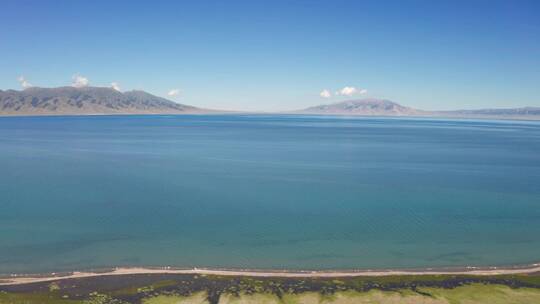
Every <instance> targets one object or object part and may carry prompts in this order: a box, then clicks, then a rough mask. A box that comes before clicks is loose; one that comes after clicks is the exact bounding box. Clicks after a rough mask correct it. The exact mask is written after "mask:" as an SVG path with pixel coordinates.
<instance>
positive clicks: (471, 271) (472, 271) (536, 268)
mask: <svg viewBox="0 0 540 304" xmlns="http://www.w3.org/2000/svg"><path fill="white" fill-rule="evenodd" d="M534 272H540V264H533V265H531V266H530V267H527V268H497V267H489V268H483V269H478V268H475V267H468V268H467V269H466V270H462V271H436V270H434V271H431V270H422V271H405V270H387V271H384V270H380V271H348V272H347V271H327V272H325V271H306V272H287V271H282V272H279V271H275V272H272V271H266V272H265V271H254V270H245V271H244V270H213V269H198V268H193V269H171V268H169V267H164V268H136V267H135V268H116V269H114V270H112V271H110V272H102V273H100V272H73V273H71V274H68V275H64V276H59V275H56V274H55V273H51V274H50V276H43V277H30V276H24V275H11V276H9V277H5V278H1V279H0V285H18V284H28V283H39V282H50V281H58V280H65V279H77V278H90V277H104V276H117V275H133V274H198V275H221V276H249V277H286V278H334V277H361V276H373V277H375V276H391V275H479V276H488V275H501V274H526V273H534Z"/></svg>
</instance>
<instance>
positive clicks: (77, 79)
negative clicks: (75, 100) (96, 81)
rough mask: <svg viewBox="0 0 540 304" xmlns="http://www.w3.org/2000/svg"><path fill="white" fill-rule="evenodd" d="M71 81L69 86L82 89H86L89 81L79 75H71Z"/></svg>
mask: <svg viewBox="0 0 540 304" xmlns="http://www.w3.org/2000/svg"><path fill="white" fill-rule="evenodd" d="M72 79H73V83H72V84H71V85H72V86H74V87H76V88H84V87H87V86H88V84H90V81H89V80H88V78H86V77H83V76H81V75H79V74H75V75H73V77H72Z"/></svg>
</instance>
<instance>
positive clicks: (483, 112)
mask: <svg viewBox="0 0 540 304" xmlns="http://www.w3.org/2000/svg"><path fill="white" fill-rule="evenodd" d="M294 113H299V114H316V115H358V116H426V117H449V118H452V117H456V118H459V117H464V118H466V117H470V118H508V119H540V107H525V108H512V109H479V110H456V111H424V110H419V109H413V108H409V107H405V106H402V105H400V104H398V103H395V102H392V101H390V100H385V99H373V98H367V99H357V100H347V101H342V102H337V103H331V104H324V105H319V106H315V107H309V108H306V109H303V110H299V111H295V112H294Z"/></svg>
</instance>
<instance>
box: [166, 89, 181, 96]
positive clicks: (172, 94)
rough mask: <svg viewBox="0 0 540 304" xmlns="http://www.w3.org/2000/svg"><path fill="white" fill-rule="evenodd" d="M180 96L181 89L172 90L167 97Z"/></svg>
mask: <svg viewBox="0 0 540 304" xmlns="http://www.w3.org/2000/svg"><path fill="white" fill-rule="evenodd" d="M178 94H180V90H179V89H171V90H170V91H169V92H168V93H167V96H169V97H174V96H178Z"/></svg>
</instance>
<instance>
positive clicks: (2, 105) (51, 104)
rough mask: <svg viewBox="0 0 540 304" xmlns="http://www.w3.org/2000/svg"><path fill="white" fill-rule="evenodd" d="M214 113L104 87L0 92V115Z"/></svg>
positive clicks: (142, 93)
mask: <svg viewBox="0 0 540 304" xmlns="http://www.w3.org/2000/svg"><path fill="white" fill-rule="evenodd" d="M208 112H215V111H211V110H206V109H200V108H196V107H193V106H188V105H183V104H179V103H176V102H173V101H170V100H167V99H165V98H161V97H157V96H154V95H152V94H149V93H146V92H144V91H128V92H124V93H122V92H119V91H116V90H114V89H112V88H105V87H83V88H75V87H59V88H38V87H32V88H28V89H25V90H22V91H15V90H7V91H1V90H0V115H90V114H169V113H171V114H188V113H208Z"/></svg>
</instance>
